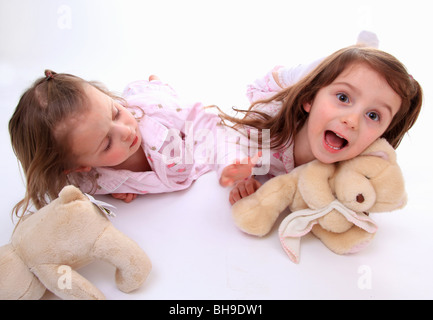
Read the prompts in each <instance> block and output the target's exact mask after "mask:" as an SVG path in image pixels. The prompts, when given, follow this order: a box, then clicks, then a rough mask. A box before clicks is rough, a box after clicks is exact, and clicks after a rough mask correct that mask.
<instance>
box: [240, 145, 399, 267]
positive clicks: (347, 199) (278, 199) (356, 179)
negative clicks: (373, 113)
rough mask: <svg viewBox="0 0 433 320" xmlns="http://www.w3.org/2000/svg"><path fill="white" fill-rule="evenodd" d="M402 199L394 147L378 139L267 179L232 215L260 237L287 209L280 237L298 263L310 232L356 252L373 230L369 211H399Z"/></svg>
mask: <svg viewBox="0 0 433 320" xmlns="http://www.w3.org/2000/svg"><path fill="white" fill-rule="evenodd" d="M406 202H407V195H406V191H405V186H404V177H403V174H402V172H401V169H400V167H399V165H398V164H397V160H396V153H395V150H394V149H393V148H392V146H391V145H390V144H389V143H388V142H387V141H386V140H385V139H383V138H381V139H378V140H377V141H375V142H374V143H373V144H371V145H370V146H369V147H368V148H367V149H366V150H365V151H364V152H362V153H361V154H360V155H359V156H357V157H355V158H353V159H350V160H345V161H341V162H337V163H331V164H325V163H322V162H319V161H318V160H314V161H312V162H309V163H307V164H304V165H301V166H299V167H297V168H295V169H294V170H293V171H291V172H290V173H288V174H285V175H281V176H277V177H274V178H272V179H270V180H269V181H267V182H266V183H264V184H263V185H262V186H261V187H260V188H259V189H258V190H257V191H256V192H255V193H253V194H252V195H250V196H248V197H245V198H243V199H241V200H239V201H237V202H236V203H235V204H234V205H233V207H232V216H233V219H234V222H235V224H236V225H237V226H238V227H239V228H240V229H241V230H242V231H244V232H246V233H248V234H252V235H256V236H264V235H266V234H268V233H269V232H270V231H271V229H272V227H273V226H274V224H275V222H276V221H277V219H278V217H279V216H280V214H281V213H282V212H283V211H285V210H286V209H287V208H288V209H289V210H290V212H291V213H289V214H288V215H287V217H286V218H285V219H284V220H282V222H281V224H280V226H279V228H278V229H279V230H278V232H279V238H280V241H281V244H282V246H283V248H284V250H285V251H286V253H287V254H288V255H289V257H290V259H291V260H292V261H293V262H295V263H298V262H299V251H300V239H301V237H302V236H303V235H305V234H307V233H309V232H310V231H311V232H312V233H313V234H314V235H315V236H316V237H317V238H319V239H320V240H321V241H322V242H323V243H324V244H325V245H326V246H327V247H328V248H329V249H330V250H332V251H333V252H335V253H337V254H348V253H354V252H358V251H359V250H361V249H362V248H364V247H365V246H366V245H368V244H369V243H370V242H371V240H372V239H373V237H374V235H375V233H376V231H377V225H376V224H375V222H374V221H373V220H372V219H371V217H370V216H369V214H370V213H373V212H389V211H393V210H396V209H400V208H403V207H404V206H405V204H406Z"/></svg>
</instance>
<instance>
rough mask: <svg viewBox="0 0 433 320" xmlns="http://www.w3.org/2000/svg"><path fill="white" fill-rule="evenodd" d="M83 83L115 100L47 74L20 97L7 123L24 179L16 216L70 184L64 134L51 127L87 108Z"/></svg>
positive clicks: (69, 79)
mask: <svg viewBox="0 0 433 320" xmlns="http://www.w3.org/2000/svg"><path fill="white" fill-rule="evenodd" d="M86 85H92V86H94V87H95V88H97V89H98V90H100V91H102V92H103V93H105V94H108V95H109V96H111V97H113V98H117V99H118V97H116V96H115V95H113V94H111V93H109V92H108V90H106V89H105V88H104V87H103V86H102V85H101V84H99V83H97V82H92V81H85V80H83V79H81V78H79V77H77V76H74V75H71V74H66V73H58V74H57V73H55V72H53V71H50V70H46V71H45V77H42V78H39V79H37V80H36V81H35V82H34V83H33V85H32V86H31V87H30V88H29V89H27V90H26V91H25V92H24V93H23V95H22V96H21V98H20V100H19V102H18V105H17V107H16V109H15V112H14V113H13V115H12V117H11V119H10V121H9V134H10V138H11V143H12V148H13V150H14V152H15V155H16V157H17V158H18V160H19V162H20V164H21V167H22V169H23V172H24V175H25V178H26V194H25V196H24V198H23V199H22V200H21V201H20V202H18V203H17V205H16V206H15V207H14V209H13V213H14V214H15V215H16V216H17V217H21V216H22V215H24V214H25V213H26V211H27V210H28V208H29V206H30V205H31V204H33V205H34V207H35V208H36V209H40V208H41V207H43V206H44V205H46V204H47V203H49V202H50V201H51V200H53V199H55V198H57V197H58V194H59V192H60V190H61V189H62V188H63V187H64V186H66V185H67V184H71V181H70V180H69V178H68V175H66V174H65V170H68V169H71V168H72V167H73V166H74V165H75V164H74V163H73V159H72V157H71V154H70V146H69V143H68V139H67V132H65V134H62V135H59V134H58V133H57V134H56V128H57V126H58V125H59V124H60V123H61V122H62V121H64V120H65V119H68V118H70V117H71V116H73V115H74V114H76V113H77V112H85V110H86V108H88V100H87V97H86V94H85V86H86Z"/></svg>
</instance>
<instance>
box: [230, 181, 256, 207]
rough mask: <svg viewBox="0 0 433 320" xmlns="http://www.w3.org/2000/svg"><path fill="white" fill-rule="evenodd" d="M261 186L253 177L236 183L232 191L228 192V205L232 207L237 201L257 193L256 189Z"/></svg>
mask: <svg viewBox="0 0 433 320" xmlns="http://www.w3.org/2000/svg"><path fill="white" fill-rule="evenodd" d="M261 185H262V184H261V183H260V182H258V181H257V180H256V179H254V178H253V177H250V178H248V179H247V180H244V181H240V182H238V183H237V184H236V186H235V187H234V188H233V190H232V191H230V196H229V201H230V204H231V205H233V204H234V203H235V202H236V201H239V200H241V199H242V198H245V197H248V196H249V195H250V194H253V193H254V192H256V191H257V189H258V188H260V186H261Z"/></svg>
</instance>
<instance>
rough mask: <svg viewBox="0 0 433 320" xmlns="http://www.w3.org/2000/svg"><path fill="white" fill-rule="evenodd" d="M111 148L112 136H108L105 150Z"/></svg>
mask: <svg viewBox="0 0 433 320" xmlns="http://www.w3.org/2000/svg"><path fill="white" fill-rule="evenodd" d="M110 148H111V137H108V143H107V146H106V147H105V149H104V151H108V150H110Z"/></svg>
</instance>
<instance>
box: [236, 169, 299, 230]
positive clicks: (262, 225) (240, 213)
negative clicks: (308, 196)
mask: <svg viewBox="0 0 433 320" xmlns="http://www.w3.org/2000/svg"><path fill="white" fill-rule="evenodd" d="M295 188H296V182H295V181H294V179H293V177H292V176H291V175H288V174H287V175H282V176H278V177H275V178H272V179H271V180H269V181H267V182H266V183H264V184H263V185H262V186H261V187H260V188H259V189H258V190H257V191H256V192H255V193H253V194H252V195H250V196H248V197H246V198H243V199H241V200H239V201H238V202H236V203H235V204H234V205H233V207H232V216H233V219H234V222H235V224H236V225H237V226H238V227H239V228H240V229H241V230H242V231H244V232H246V233H248V234H251V235H255V236H264V235H266V234H267V233H269V231H270V230H271V229H272V226H273V225H274V223H275V221H276V220H277V218H278V216H279V215H280V213H281V212H283V211H284V210H285V209H286V208H287V207H288V206H289V205H290V203H291V201H292V200H293V195H294V191H295V190H294V189H295Z"/></svg>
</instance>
